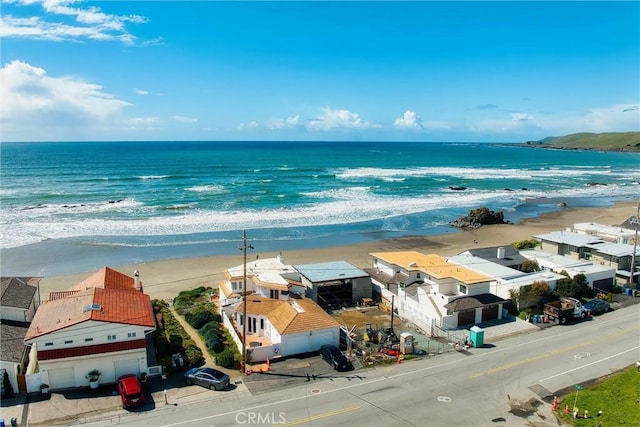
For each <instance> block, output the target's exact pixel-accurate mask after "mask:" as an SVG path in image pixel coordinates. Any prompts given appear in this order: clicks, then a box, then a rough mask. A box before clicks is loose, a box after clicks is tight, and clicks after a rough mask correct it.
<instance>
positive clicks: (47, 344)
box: [44, 342, 53, 347]
mask: <svg viewBox="0 0 640 427" xmlns="http://www.w3.org/2000/svg"><path fill="white" fill-rule="evenodd" d="M50 345H53V343H52V342H46V343H44V346H45V347H49V346H50Z"/></svg>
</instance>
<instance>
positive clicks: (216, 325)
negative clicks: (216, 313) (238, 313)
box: [200, 320, 220, 336]
mask: <svg viewBox="0 0 640 427" xmlns="http://www.w3.org/2000/svg"><path fill="white" fill-rule="evenodd" d="M219 323H220V322H216V321H215V320H212V321H211V322H208V323H205V325H204V326H203V327H202V328H200V334H202V336H204V335H205V334H206V333H207V332H208V331H210V330H212V329H214V330H216V331H218V330H219V329H218V328H219Z"/></svg>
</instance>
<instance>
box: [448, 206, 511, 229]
mask: <svg viewBox="0 0 640 427" xmlns="http://www.w3.org/2000/svg"><path fill="white" fill-rule="evenodd" d="M508 223H509V222H508V221H505V220H504V214H503V213H502V212H494V211H492V210H490V209H489V208H487V207H482V208H478V209H471V210H470V211H469V214H468V215H467V216H463V217H461V218H458V219H457V220H455V221H451V222H450V223H449V225H451V226H453V227H458V228H464V229H473V228H480V227H482V226H483V225H490V224H508Z"/></svg>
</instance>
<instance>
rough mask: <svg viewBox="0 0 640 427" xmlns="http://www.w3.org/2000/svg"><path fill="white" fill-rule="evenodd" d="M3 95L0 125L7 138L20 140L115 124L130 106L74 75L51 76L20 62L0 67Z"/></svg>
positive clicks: (0, 86) (42, 70)
mask: <svg viewBox="0 0 640 427" xmlns="http://www.w3.org/2000/svg"><path fill="white" fill-rule="evenodd" d="M0 92H2V100H1V103H0V125H1V126H2V129H3V133H4V134H5V135H7V136H10V137H12V138H15V139H17V140H33V139H41V138H42V137H41V136H37V137H36V136H34V135H36V134H38V135H45V136H47V135H48V137H53V136H54V134H56V133H60V132H62V133H64V134H65V135H66V134H70V133H74V132H77V131H79V128H80V127H82V128H87V127H90V126H94V125H95V126H100V125H103V124H104V123H106V122H109V123H113V121H114V120H115V119H116V118H117V116H118V114H119V113H120V112H121V111H122V109H123V108H124V107H127V106H130V105H131V104H130V103H128V102H126V101H123V100H121V99H118V98H116V97H115V96H114V95H112V94H110V93H107V92H105V91H104V90H103V87H102V86H100V85H98V84H94V83H88V82H85V81H83V80H82V79H79V78H77V77H72V76H62V77H52V76H49V75H47V73H46V71H45V70H44V69H42V68H39V67H35V66H32V65H30V64H28V63H26V62H22V61H18V60H15V61H12V62H10V63H9V64H7V65H5V66H4V67H3V68H0ZM48 132H50V134H48ZM61 138H63V137H62V136H61Z"/></svg>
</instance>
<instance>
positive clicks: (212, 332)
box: [202, 329, 222, 341]
mask: <svg viewBox="0 0 640 427" xmlns="http://www.w3.org/2000/svg"><path fill="white" fill-rule="evenodd" d="M202 338H204V340H205V341H208V340H211V339H216V340H222V333H220V331H219V330H217V329H209V330H208V331H207V332H206V333H205V334H202Z"/></svg>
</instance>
